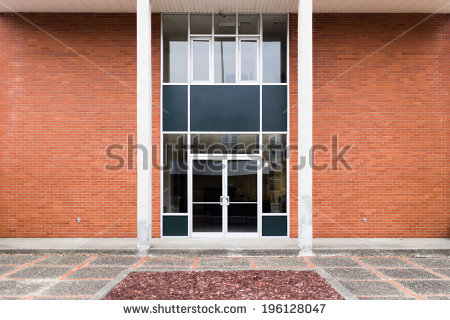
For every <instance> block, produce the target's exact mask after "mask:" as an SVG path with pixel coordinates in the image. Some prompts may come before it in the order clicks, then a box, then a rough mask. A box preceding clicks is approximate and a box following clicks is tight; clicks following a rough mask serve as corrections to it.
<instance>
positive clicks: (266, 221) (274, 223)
mask: <svg viewBox="0 0 450 320" xmlns="http://www.w3.org/2000/svg"><path fill="white" fill-rule="evenodd" d="M262 235H263V236H265V237H275V236H287V216H263V217H262Z"/></svg>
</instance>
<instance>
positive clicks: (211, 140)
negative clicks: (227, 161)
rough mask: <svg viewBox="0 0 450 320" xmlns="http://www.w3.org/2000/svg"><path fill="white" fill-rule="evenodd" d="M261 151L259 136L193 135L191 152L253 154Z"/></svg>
mask: <svg viewBox="0 0 450 320" xmlns="http://www.w3.org/2000/svg"><path fill="white" fill-rule="evenodd" d="M258 150H259V138H258V135H257V134H192V135H191V152H192V153H209V154H224V153H235V154H236V153H237V154H252V153H257V152H258Z"/></svg>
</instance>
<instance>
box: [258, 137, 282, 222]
mask: <svg viewBox="0 0 450 320" xmlns="http://www.w3.org/2000/svg"><path fill="white" fill-rule="evenodd" d="M263 141H264V149H263V161H264V165H263V172H262V173H263V207H262V209H263V213H286V212H287V207H286V197H287V194H286V185H287V183H286V179H287V165H286V135H285V134H264V135H263Z"/></svg>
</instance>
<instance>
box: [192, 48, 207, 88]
mask: <svg viewBox="0 0 450 320" xmlns="http://www.w3.org/2000/svg"><path fill="white" fill-rule="evenodd" d="M192 70H193V73H192V80H194V81H209V40H193V41H192Z"/></svg>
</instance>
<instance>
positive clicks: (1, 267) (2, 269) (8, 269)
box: [0, 266, 18, 277]
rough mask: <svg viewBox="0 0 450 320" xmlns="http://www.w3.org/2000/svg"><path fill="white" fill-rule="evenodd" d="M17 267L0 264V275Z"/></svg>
mask: <svg viewBox="0 0 450 320" xmlns="http://www.w3.org/2000/svg"><path fill="white" fill-rule="evenodd" d="M17 268H18V267H8V266H0V277H1V276H2V275H4V274H6V273H8V272H11V271H13V270H15V269H17Z"/></svg>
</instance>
